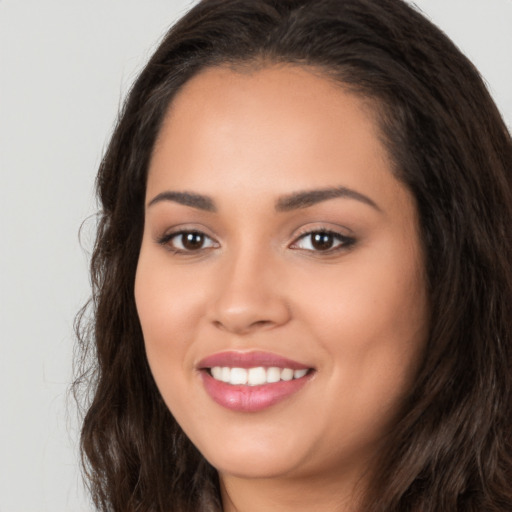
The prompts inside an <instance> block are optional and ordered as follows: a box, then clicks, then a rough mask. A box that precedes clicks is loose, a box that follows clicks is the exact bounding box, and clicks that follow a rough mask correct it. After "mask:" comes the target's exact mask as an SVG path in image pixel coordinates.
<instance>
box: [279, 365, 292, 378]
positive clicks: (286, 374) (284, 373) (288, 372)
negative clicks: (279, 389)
mask: <svg viewBox="0 0 512 512" xmlns="http://www.w3.org/2000/svg"><path fill="white" fill-rule="evenodd" d="M292 379H293V370H292V369H291V368H283V369H282V370H281V380H292Z"/></svg>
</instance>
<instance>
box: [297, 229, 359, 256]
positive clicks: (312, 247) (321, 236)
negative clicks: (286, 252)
mask: <svg viewBox="0 0 512 512" xmlns="http://www.w3.org/2000/svg"><path fill="white" fill-rule="evenodd" d="M354 243H355V239H354V238H351V237H348V236H344V235H342V234H340V233H335V232H334V231H312V232H310V233H306V234H305V235H302V236H301V237H300V238H299V239H298V240H297V241H296V242H295V243H294V244H293V245H292V248H293V249H302V250H306V251H311V252H335V251H337V250H341V249H348V248H349V247H350V246H351V245H353V244H354Z"/></svg>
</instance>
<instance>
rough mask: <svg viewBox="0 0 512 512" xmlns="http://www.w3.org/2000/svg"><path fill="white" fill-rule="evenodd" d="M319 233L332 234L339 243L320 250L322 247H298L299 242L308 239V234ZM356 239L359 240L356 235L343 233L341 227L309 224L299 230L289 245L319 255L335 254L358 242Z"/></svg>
mask: <svg viewBox="0 0 512 512" xmlns="http://www.w3.org/2000/svg"><path fill="white" fill-rule="evenodd" d="M345 229H346V228H345ZM318 233H322V234H327V235H331V236H333V237H334V238H335V239H336V240H337V241H338V242H339V243H337V244H336V245H335V246H334V247H332V248H329V249H326V250H320V249H314V248H311V249H306V248H301V247H298V242H300V241H301V240H304V239H306V238H307V237H308V236H312V235H314V234H318ZM356 241H357V240H356V238H355V237H354V236H352V235H347V234H344V233H341V232H340V230H339V229H335V228H332V227H327V226H325V225H324V226H323V225H319V226H315V227H311V226H307V227H303V228H302V229H301V230H299V232H298V233H297V234H296V235H295V238H294V240H293V242H292V243H291V244H290V246H289V247H290V248H291V249H296V250H302V251H305V252H310V253H316V254H318V255H322V254H324V255H328V254H333V253H336V252H340V251H343V250H348V249H350V248H351V247H352V246H353V245H354V244H355V243H356Z"/></svg>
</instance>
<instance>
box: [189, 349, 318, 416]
mask: <svg viewBox="0 0 512 512" xmlns="http://www.w3.org/2000/svg"><path fill="white" fill-rule="evenodd" d="M197 369H198V370H199V374H200V375H201V377H202V382H203V386H204V389H205V391H206V392H207V394H208V395H209V396H210V397H211V398H212V399H213V400H214V401H215V402H216V403H217V404H219V405H221V406H222V407H224V408H227V409H230V410H232V411H236V412H258V411H262V410H264V409H267V408H268V407H270V406H273V405H274V404H277V403H279V402H282V401H283V400H285V399H287V398H289V397H291V396H292V395H295V394H296V393H297V392H299V390H301V389H302V388H303V387H304V386H305V385H306V384H307V383H308V382H310V381H311V380H312V377H313V375H314V374H315V373H316V369H315V368H313V367H310V366H308V365H307V364H303V363H300V362H298V361H293V360H291V359H287V358H285V357H282V356H279V355H277V354H272V353H268V352H238V351H227V352H221V353H217V354H214V355H212V356H209V357H207V358H205V359H203V360H202V361H201V362H200V363H199V364H198V366H197Z"/></svg>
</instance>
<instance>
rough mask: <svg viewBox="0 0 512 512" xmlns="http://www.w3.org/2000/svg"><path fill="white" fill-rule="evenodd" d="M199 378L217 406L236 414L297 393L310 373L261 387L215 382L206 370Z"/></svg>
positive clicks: (257, 408)
mask: <svg viewBox="0 0 512 512" xmlns="http://www.w3.org/2000/svg"><path fill="white" fill-rule="evenodd" d="M201 376H202V379H203V384H204V387H205V389H206V392H207V393H208V394H209V395H210V397H211V398H212V399H213V400H214V401H215V402H217V403H218V404H219V405H222V406H223V407H225V408H226V409H230V410H232V411H237V412H257V411H262V410H263V409H266V408H268V407H270V406H272V405H275V404H277V403H279V402H281V401H283V400H285V399H286V398H288V397H290V396H291V395H293V394H295V393H297V391H299V390H300V389H301V388H302V387H303V386H304V385H305V384H306V382H308V381H309V380H310V377H311V373H308V374H307V375H305V376H304V377H301V378H300V379H292V380H288V381H283V380H281V381H279V382H275V383H272V384H262V385H261V386H233V385H232V384H226V383H225V382H221V381H218V380H215V379H214V378H213V377H212V376H211V375H210V374H209V373H208V372H207V371H206V370H202V371H201Z"/></svg>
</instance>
